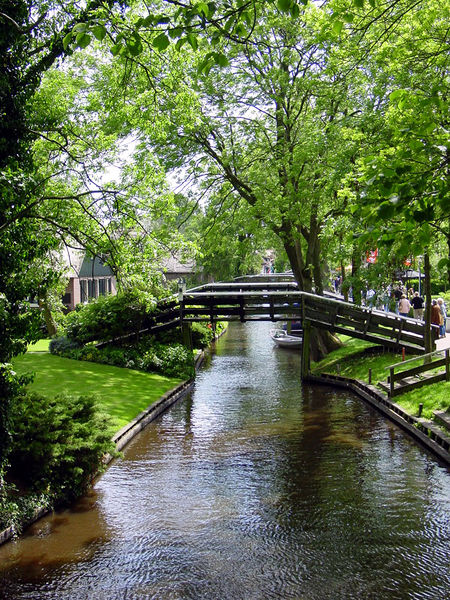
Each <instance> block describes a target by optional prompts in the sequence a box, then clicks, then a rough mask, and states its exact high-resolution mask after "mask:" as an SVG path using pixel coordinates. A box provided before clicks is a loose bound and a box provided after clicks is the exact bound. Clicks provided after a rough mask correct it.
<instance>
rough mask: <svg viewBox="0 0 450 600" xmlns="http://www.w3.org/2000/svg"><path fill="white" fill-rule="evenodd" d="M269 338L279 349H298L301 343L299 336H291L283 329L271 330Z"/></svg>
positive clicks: (301, 339)
mask: <svg viewBox="0 0 450 600" xmlns="http://www.w3.org/2000/svg"><path fill="white" fill-rule="evenodd" d="M270 337H271V338H272V339H273V341H274V342H275V344H276V345H277V346H280V347H281V348H300V346H301V345H302V342H303V338H302V336H301V335H292V334H290V333H287V332H286V331H285V330H284V329H271V330H270Z"/></svg>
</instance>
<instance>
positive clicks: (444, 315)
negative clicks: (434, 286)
mask: <svg viewBox="0 0 450 600" xmlns="http://www.w3.org/2000/svg"><path fill="white" fill-rule="evenodd" d="M437 304H438V306H439V337H441V338H445V323H446V320H447V311H446V309H445V303H444V300H443V299H442V298H438V301H437Z"/></svg>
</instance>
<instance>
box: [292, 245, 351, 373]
mask: <svg viewBox="0 0 450 600" xmlns="http://www.w3.org/2000/svg"><path fill="white" fill-rule="evenodd" d="M308 241H309V243H310V244H311V239H309V240H308ZM284 248H285V250H286V254H287V256H288V258H289V262H290V265H291V268H292V273H293V274H294V277H295V279H296V281H297V283H298V287H299V289H300V290H301V291H303V292H309V293H312V292H313V289H314V286H313V280H312V276H311V269H310V266H309V265H308V264H305V262H304V260H303V252H302V248H301V244H300V241H299V240H296V241H295V243H289V241H284ZM311 254H312V256H314V255H315V253H314V251H313V252H312V253H311ZM316 256H318V254H316ZM313 267H314V265H313ZM314 275H315V277H318V278H319V279H318V281H316V280H315V279H314V283H315V284H316V286H315V287H316V289H317V288H319V289H320V290H323V285H322V275H321V271H320V268H319V269H316V268H314ZM310 340H311V353H310V357H311V360H313V361H315V362H317V361H319V360H321V359H322V358H324V357H325V356H326V355H327V354H329V353H330V352H332V351H333V350H337V349H338V348H340V347H341V346H342V342H341V341H340V340H339V339H338V338H337V337H336V336H335V335H334V333H332V332H331V331H326V330H325V329H316V328H315V327H313V328H312V329H311V336H310Z"/></svg>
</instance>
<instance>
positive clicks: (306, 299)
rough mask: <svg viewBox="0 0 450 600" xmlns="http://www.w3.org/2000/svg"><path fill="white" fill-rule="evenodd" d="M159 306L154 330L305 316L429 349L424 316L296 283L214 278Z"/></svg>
mask: <svg viewBox="0 0 450 600" xmlns="http://www.w3.org/2000/svg"><path fill="white" fill-rule="evenodd" d="M160 308H161V312H160V313H159V314H158V315H154V318H153V324H152V326H151V330H152V331H156V330H158V329H166V328H168V327H171V326H173V325H175V324H180V323H181V322H188V323H189V322H198V321H207V322H213V323H214V322H215V321H219V320H223V321H241V322H244V321H273V322H277V321H289V320H291V321H293V320H295V321H297V320H300V321H302V322H310V323H311V325H313V326H314V327H317V328H321V329H326V330H328V331H333V332H336V333H341V334H345V335H348V336H351V337H356V338H360V339H364V340H367V341H370V342H374V343H377V344H381V345H383V346H386V347H389V348H396V349H399V348H401V347H404V348H406V349H408V350H410V351H415V352H423V351H424V349H425V347H424V334H425V324H424V323H423V322H422V321H417V320H415V319H410V318H405V317H400V316H398V315H395V314H393V313H385V312H382V311H378V310H372V309H369V308H367V307H362V306H357V305H355V304H351V303H349V302H344V301H343V300H341V299H339V297H336V296H335V295H333V294H328V295H327V296H318V295H316V294H309V293H307V292H301V291H299V290H298V287H297V284H296V283H295V282H257V283H247V282H237V283H236V282H235V283H212V284H207V285H204V286H201V287H198V288H194V289H191V290H187V291H186V292H184V293H183V294H182V296H180V300H179V303H177V302H176V301H175V300H174V298H172V299H171V300H169V301H166V302H165V304H161V305H160Z"/></svg>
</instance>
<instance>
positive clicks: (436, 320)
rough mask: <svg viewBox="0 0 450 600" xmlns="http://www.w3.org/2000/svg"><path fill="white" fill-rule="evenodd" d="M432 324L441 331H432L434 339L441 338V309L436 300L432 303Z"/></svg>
mask: <svg viewBox="0 0 450 600" xmlns="http://www.w3.org/2000/svg"><path fill="white" fill-rule="evenodd" d="M431 324H432V325H437V326H438V327H439V329H435V328H434V327H433V329H432V332H433V339H436V338H438V337H439V331H440V328H441V309H440V308H439V305H438V303H437V301H436V300H432V301H431Z"/></svg>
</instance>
